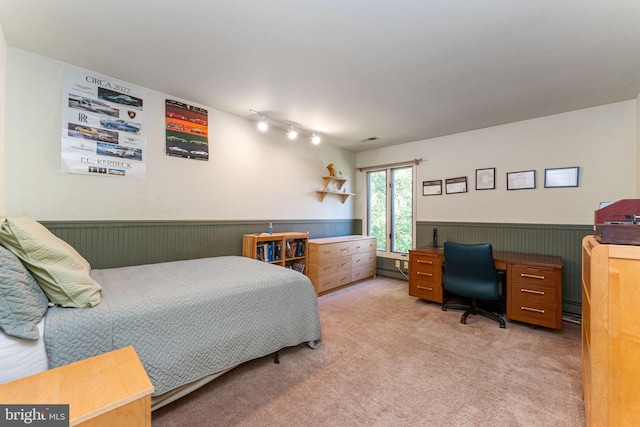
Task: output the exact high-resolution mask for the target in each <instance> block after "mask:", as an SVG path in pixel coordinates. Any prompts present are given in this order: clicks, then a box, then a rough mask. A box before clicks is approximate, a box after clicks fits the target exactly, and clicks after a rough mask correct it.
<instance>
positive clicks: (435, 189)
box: [422, 179, 442, 196]
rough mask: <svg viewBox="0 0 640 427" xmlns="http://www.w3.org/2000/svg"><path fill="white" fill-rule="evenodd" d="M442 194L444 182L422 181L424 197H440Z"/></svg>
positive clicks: (439, 180)
mask: <svg viewBox="0 0 640 427" xmlns="http://www.w3.org/2000/svg"><path fill="white" fill-rule="evenodd" d="M440 194H442V180H441V179H436V180H433V181H422V195H423V196H439V195H440Z"/></svg>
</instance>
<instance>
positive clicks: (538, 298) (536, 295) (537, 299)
mask: <svg viewBox="0 0 640 427" xmlns="http://www.w3.org/2000/svg"><path fill="white" fill-rule="evenodd" d="M556 292H557V289H556V287H555V286H542V285H539V284H533V283H521V282H520V283H519V282H513V283H510V284H509V289H507V295H510V296H511V298H518V299H526V300H528V301H531V302H532V304H556V301H557V299H556V298H557V295H556Z"/></svg>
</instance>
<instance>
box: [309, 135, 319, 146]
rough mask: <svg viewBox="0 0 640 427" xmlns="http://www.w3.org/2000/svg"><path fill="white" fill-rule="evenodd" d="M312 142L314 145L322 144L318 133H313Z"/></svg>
mask: <svg viewBox="0 0 640 427" xmlns="http://www.w3.org/2000/svg"><path fill="white" fill-rule="evenodd" d="M311 143H312V144H313V145H318V144H320V137H319V136H318V135H316V133H315V132H314V133H313V135H311Z"/></svg>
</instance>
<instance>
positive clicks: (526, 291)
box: [520, 288, 544, 295]
mask: <svg viewBox="0 0 640 427" xmlns="http://www.w3.org/2000/svg"><path fill="white" fill-rule="evenodd" d="M520 292H524V293H526V294H536V295H544V291H536V290H533V289H525V288H520Z"/></svg>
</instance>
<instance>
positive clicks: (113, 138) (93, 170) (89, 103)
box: [61, 67, 147, 179]
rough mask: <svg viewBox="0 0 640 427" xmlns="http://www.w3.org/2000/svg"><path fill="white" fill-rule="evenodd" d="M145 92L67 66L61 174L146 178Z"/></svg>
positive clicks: (63, 85) (63, 91)
mask: <svg viewBox="0 0 640 427" xmlns="http://www.w3.org/2000/svg"><path fill="white" fill-rule="evenodd" d="M144 107H145V92H144V89H142V88H140V87H137V86H134V85H131V84H129V83H126V82H122V81H120V80H116V79H114V78H111V77H107V76H103V75H100V74H98V73H94V72H92V71H87V70H82V69H77V68H73V67H64V76H63V84H62V150H61V155H62V172H66V173H77V174H86V175H108V176H114V177H122V178H135V179H144V178H146V173H147V161H146V157H147V156H146V145H147V138H146V132H145V123H146V115H145V111H144Z"/></svg>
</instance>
